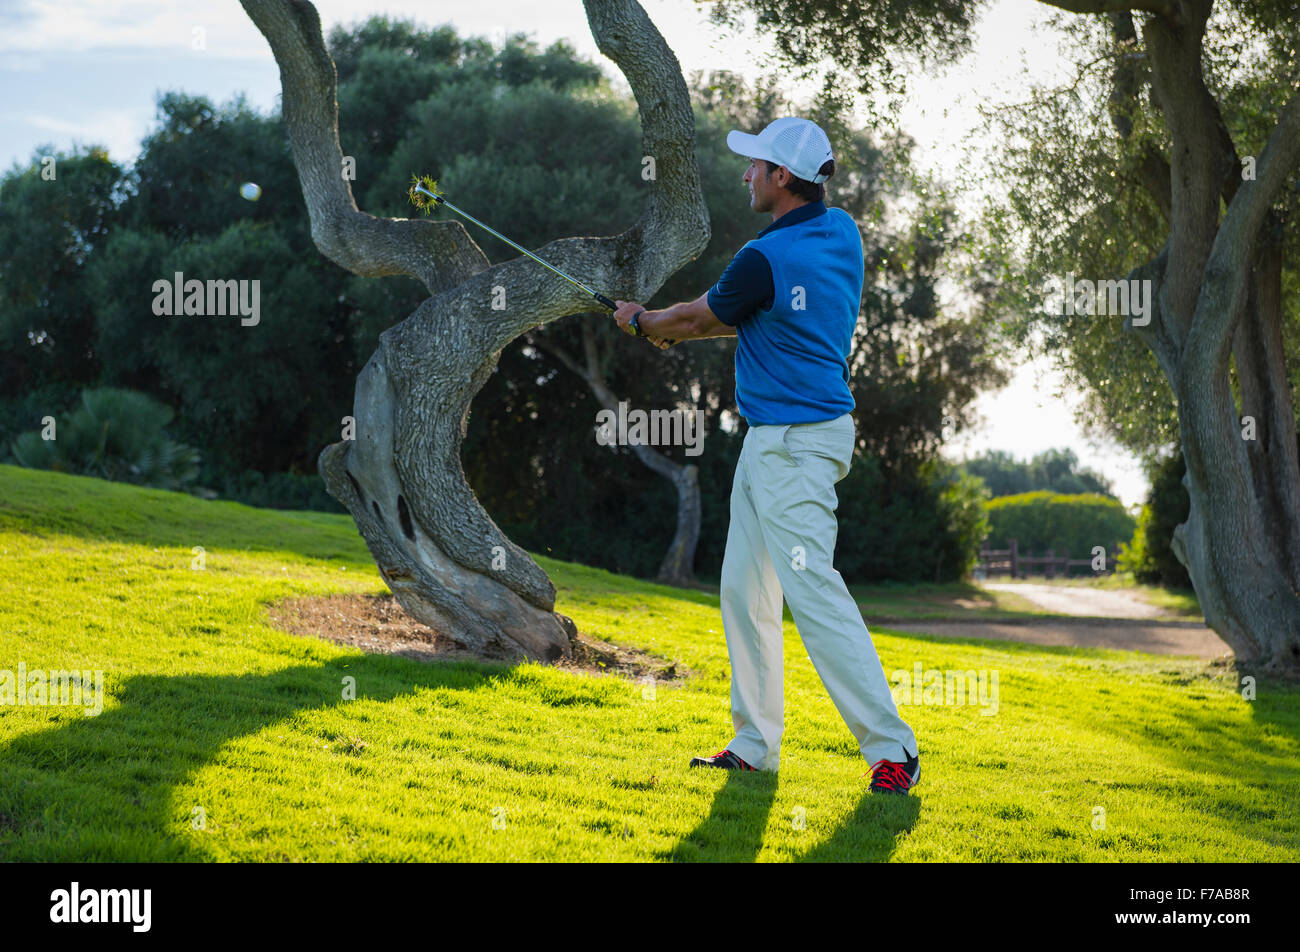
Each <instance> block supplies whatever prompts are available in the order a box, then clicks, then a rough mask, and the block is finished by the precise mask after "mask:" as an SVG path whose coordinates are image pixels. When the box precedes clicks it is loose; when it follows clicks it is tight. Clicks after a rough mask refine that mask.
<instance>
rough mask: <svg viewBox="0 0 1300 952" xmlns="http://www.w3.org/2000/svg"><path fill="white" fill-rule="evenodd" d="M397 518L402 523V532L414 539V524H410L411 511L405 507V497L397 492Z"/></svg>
mask: <svg viewBox="0 0 1300 952" xmlns="http://www.w3.org/2000/svg"><path fill="white" fill-rule="evenodd" d="M397 518H398V521H400V522H401V523H402V533H403V534H404V535H405V536H406V537H407V538H408V539H410V540H411V541H412V542H414V541H415V526H414V525H412V524H411V511H410V510H409V509H407V508H406V499H405V498H404V497H403V496H402V494H401V493H398V494H397Z"/></svg>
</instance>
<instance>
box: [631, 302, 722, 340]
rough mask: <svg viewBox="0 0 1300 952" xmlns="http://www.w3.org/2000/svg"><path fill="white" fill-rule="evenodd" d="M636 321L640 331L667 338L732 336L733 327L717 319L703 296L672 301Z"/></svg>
mask: <svg viewBox="0 0 1300 952" xmlns="http://www.w3.org/2000/svg"><path fill="white" fill-rule="evenodd" d="M637 324H638V325H639V326H640V327H641V333H643V334H647V335H649V336H650V337H660V338H664V339H667V340H703V339H705V338H709V337H735V336H736V329H735V328H734V327H730V326H728V325H726V324H723V323H722V322H720V321H719V320H718V319H717V318H716V317H715V316H714V315H713V312H712V311H710V310H709V306H708V303H707V299H706V298H705V297H703V296H701V297H700V298H698V299H696V300H694V301H685V302H683V303H681V304H674V305H673V306H672V307H670V308H665V309H664V310H662V311H646V312H645V313H644V314H642V315H641V316H640V317H639V318H637Z"/></svg>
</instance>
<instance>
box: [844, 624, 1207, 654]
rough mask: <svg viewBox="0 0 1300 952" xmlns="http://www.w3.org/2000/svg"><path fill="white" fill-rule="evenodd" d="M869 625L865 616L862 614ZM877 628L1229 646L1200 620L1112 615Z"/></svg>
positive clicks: (1143, 645) (1192, 649)
mask: <svg viewBox="0 0 1300 952" xmlns="http://www.w3.org/2000/svg"><path fill="white" fill-rule="evenodd" d="M867 624H868V626H869V627H870V626H871V619H867ZM879 624H880V627H882V628H892V629H895V630H897V631H913V632H916V633H917V634H921V635H939V636H941V637H945V638H990V639H994V640H997V641H1021V642H1025V643H1026V644H1032V645H1061V646H1066V647H1077V648H1118V649H1120V650H1124V651H1149V652H1151V653H1152V654H1171V655H1195V656H1196V657H1198V658H1219V657H1222V656H1223V655H1224V654H1229V653H1231V649H1230V648H1229V647H1228V646H1227V645H1226V644H1224V642H1223V641H1222V640H1221V639H1220V638H1219V636H1218V635H1216V634H1215V633H1214V632H1213V631H1211V630H1210V629H1209V628H1206V627H1205V626H1204V625H1202V624H1201V623H1200V622H1190V621H1141V620H1133V619H1127V618H1114V619H1110V620H1108V621H1103V622H1094V621H1092V620H1086V621H1085V620H1082V619H1080V620H1079V621H1073V620H1071V619H1060V618H1053V619H1050V620H1044V621H1037V620H1035V621H1027V622H1024V623H1020V622H1014V623H1013V622H1005V621H998V622H979V621H929V620H926V619H914V620H912V621H902V620H900V621H895V622H888V623H886V622H880V623H879Z"/></svg>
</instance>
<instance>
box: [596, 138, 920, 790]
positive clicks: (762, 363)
mask: <svg viewBox="0 0 1300 952" xmlns="http://www.w3.org/2000/svg"><path fill="white" fill-rule="evenodd" d="M727 147H728V148H730V149H731V150H732V151H733V152H736V153H738V154H740V155H742V156H746V157H748V158H749V159H750V162H749V167H748V168H747V169H746V170H745V177H744V181H745V182H746V183H747V185H748V186H749V192H750V196H751V197H750V207H751V208H753V209H754V211H756V212H771V214H772V224H771V225H769V226H768V227H766V228H764V229H763V230H762V231H761V232H759V234H758V237H757V238H755V239H754V240H752V241H749V242H747V243H746V244H745V246H744V247H743V248H741V249H740V251H739V252H738V253H737V254H736V256H735V258H734V259H733V260H732V262H731V264H730V265H728V266H727V269H726V271H725V272H724V273H723V275H722V277H721V278H720V279H719V280H718V283H717V284H716V285H714V287H713V288H711V289H710V290H709V291H708V292H707V293H705V294H704V295H702V296H701V297H700V298H698V299H697V300H695V301H690V302H687V303H684V304H677V305H675V306H673V307H670V308H668V309H666V310H662V311H647V310H645V309H644V308H643V307H641V305H639V304H637V303H635V302H626V301H617V302H615V303H616V304H618V310H617V311H616V312H615V314H614V317H615V319H616V320H617V321H618V323H619V326H620V327H622V328H623V329H624V330H626V331H627V332H628V333H632V334H639V335H644V336H647V337H649V338H650V339H651V341H652V342H653V343H655V344H656V346H659V347H666V346H668V343H669V341H682V340H698V339H702V338H709V337H733V336H734V337H736V338H737V344H736V405H737V407H738V408H739V410H740V413H741V415H742V416H743V417H744V418H745V420H746V422H748V424H749V430H748V432H747V433H746V434H745V440H744V445H743V447H742V449H741V453H740V459H739V460H738V462H737V464H736V475H735V479H734V481H733V483H732V490H731V526H730V528H729V530H728V532H727V548H726V554H725V556H724V557H723V562H722V592H721V603H722V625H723V629H724V631H725V634H726V639H727V652H728V654H729V655H730V658H731V715H732V724H733V727H734V729H735V732H736V733H735V736H734V737H733V738H732V740H731V742H730V743H729V744H727V746H726V747H725V748H724V749H723V750H721V751H719V752H718V753H716V754H714V755H713V756H711V757H696V758H694V759H693V760H692V761H691V766H692V767H695V766H709V767H722V768H726V769H732V770H776V769H777V766H778V763H779V760H780V756H779V755H780V747H781V735H782V732H783V730H784V723H783V719H784V710H783V706H784V700H783V687H784V685H783V683H782V682H783V678H784V671H783V661H782V630H781V599H782V597H783V596H784V598H785V600H786V602H787V603H788V604H789V605H790V613H791V615H792V616H793V617H794V622H795V626H796V627H797V628H798V630H799V635H800V637H801V638H802V639H803V642H804V645H805V647H806V648H807V650H808V655H809V657H810V658H811V659H812V662H813V667H814V668H816V669H817V673H818V675H819V676H820V677H821V679H822V683H823V684H825V685H826V689H827V691H828V692H829V693H830V696H831V700H832V701H834V702H835V707H836V708H837V709H838V710H839V712H840V715H841V716H842V717H843V718H844V721H845V723H846V724H847V725H848V727H849V730H850V731H852V732H853V736H854V737H855V738H856V739H857V742H858V749H859V750H860V751H861V752H862V755H863V757H865V758H866V760H867V763H869V764H871V768H872V769H871V787H870V789H871V790H873V791H877V792H886V793H897V794H906V793H907V791H908V790H909V789H910V788H911V787H913V786H914V785H915V784H916V782H917V780H918V779H919V777H920V770H921V768H920V758H919V753H920V752H919V751H918V749H917V745H916V738H915V736H914V735H913V734H912V730H911V728H910V727H908V726H907V724H905V723H904V722H903V720H902V719H901V718H900V717H899V716H898V708H897V707H896V706H895V705H894V699H893V697H892V696H891V695H890V693H889V683H888V682H887V681H886V679H885V672H884V670H883V668H882V667H881V665H880V659H879V658H878V657H877V655H876V651H875V647H874V646H873V645H872V643H871V635H870V634H869V633H868V631H867V626H866V625H865V624H864V623H863V621H862V615H861V613H860V612H859V611H858V607H857V605H856V603H855V602H854V601H853V598H852V596H850V595H849V592H848V588H847V587H846V586H845V584H844V579H843V578H842V577H841V576H840V573H839V572H837V571H836V570H835V568H834V566H833V564H832V559H833V555H834V551H835V538H836V534H837V531H838V524H837V522H836V517H835V508H836V506H837V505H838V504H839V501H838V499H837V497H836V495H835V483H837V482H839V481H840V480H841V479H843V478H844V476H845V475H846V474H847V473H848V471H849V465H850V463H851V462H852V456H853V447H854V443H855V441H856V436H855V431H854V422H853V416H852V413H851V411H852V410H853V408H854V400H853V396H852V394H851V393H850V392H849V387H848V379H849V369H848V355H849V347H850V343H851V341H852V337H853V328H854V326H855V325H856V324H857V319H858V309H859V306H860V304H861V300H862V281H863V262H862V238H861V235H860V234H859V233H858V228H857V225H856V224H855V223H854V221H853V218H852V217H851V216H850V215H849V214H847V213H846V212H845V211H844V210H843V209H839V208H830V209H828V208H827V207H826V205H825V203H824V201H823V199H824V197H825V187H824V186H823V185H822V183H823V182H825V181H826V180H827V179H828V178H830V176H831V175H833V174H834V172H835V161H834V158H833V155H832V153H831V144H830V140H829V139H827V137H826V133H825V132H823V131H822V130H821V128H819V127H818V126H817V125H816V124H815V123H813V122H810V121H808V120H806V119H797V118H784V119H778V120H776V121H775V122H773V123H772V124H771V125H769V126H768V127H767V128H766V129H764V130H763V131H762V132H761V133H759V134H758V135H757V136H754V135H749V134H746V133H744V132H740V131H738V130H733V131H732V132H730V133H729V134H728V135H727Z"/></svg>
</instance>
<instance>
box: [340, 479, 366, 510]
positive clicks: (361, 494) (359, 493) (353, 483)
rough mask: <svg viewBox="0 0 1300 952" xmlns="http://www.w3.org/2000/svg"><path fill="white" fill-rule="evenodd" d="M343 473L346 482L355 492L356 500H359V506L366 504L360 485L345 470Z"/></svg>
mask: <svg viewBox="0 0 1300 952" xmlns="http://www.w3.org/2000/svg"><path fill="white" fill-rule="evenodd" d="M344 472H345V473H347V477H348V482H350V483H351V484H352V488H353V489H355V490H356V493H357V498H358V499H360V500H361V505H363V506H364V505H365V504H366V494H365V493H363V492H362V491H361V484H360V483H359V482H357V481H356V479H354V478H353V476H352V474H351V473H348V472H347V470H344Z"/></svg>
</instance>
